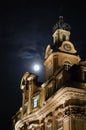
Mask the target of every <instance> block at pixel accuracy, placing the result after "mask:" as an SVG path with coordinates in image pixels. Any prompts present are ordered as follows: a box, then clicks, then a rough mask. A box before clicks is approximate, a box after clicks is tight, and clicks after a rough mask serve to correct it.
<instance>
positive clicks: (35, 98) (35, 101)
mask: <svg viewBox="0 0 86 130" xmlns="http://www.w3.org/2000/svg"><path fill="white" fill-rule="evenodd" d="M37 107H39V95H37V96H33V97H32V108H37Z"/></svg>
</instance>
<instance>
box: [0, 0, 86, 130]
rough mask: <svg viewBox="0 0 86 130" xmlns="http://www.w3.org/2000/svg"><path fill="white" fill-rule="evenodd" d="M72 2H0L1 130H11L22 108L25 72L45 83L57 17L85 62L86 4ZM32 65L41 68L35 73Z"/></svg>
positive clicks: (29, 0)
mask: <svg viewBox="0 0 86 130" xmlns="http://www.w3.org/2000/svg"><path fill="white" fill-rule="evenodd" d="M83 1H84V0H82V1H80V2H79V1H78V3H75V2H74V1H73V0H69V1H67V0H57V1H54V0H49V1H48V0H46V1H41V0H40V1H37V0H27V1H26V0H23V2H20V1H18V0H17V2H16V1H13V0H12V1H7V2H5V1H3V2H2V3H1V2H0V101H1V102H0V130H5V129H6V130H11V117H12V116H13V115H14V114H15V113H16V112H17V110H18V109H19V108H20V107H21V102H22V101H21V100H22V95H21V94H22V93H21V90H20V82H21V78H22V76H23V74H24V73H25V72H27V71H28V72H31V73H35V74H37V75H38V76H39V78H38V80H39V81H41V82H44V81H45V78H44V77H45V74H44V72H45V69H44V65H43V61H44V53H45V48H46V47H47V45H48V44H52V42H53V40H52V33H53V26H54V25H55V24H56V22H57V21H58V18H59V16H60V15H62V16H63V17H64V21H65V22H67V23H69V24H70V26H71V37H70V39H71V42H73V43H74V45H75V47H76V49H77V51H78V54H79V55H80V56H81V58H82V60H86V10H85V8H86V4H85V3H84V2H83ZM34 64H38V65H40V70H39V71H38V72H36V71H34V69H33V66H34Z"/></svg>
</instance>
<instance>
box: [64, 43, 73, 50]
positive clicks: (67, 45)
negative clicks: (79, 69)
mask: <svg viewBox="0 0 86 130" xmlns="http://www.w3.org/2000/svg"><path fill="white" fill-rule="evenodd" d="M63 47H64V49H65V50H66V51H70V50H71V46H70V44H68V43H65V44H64V46H63Z"/></svg>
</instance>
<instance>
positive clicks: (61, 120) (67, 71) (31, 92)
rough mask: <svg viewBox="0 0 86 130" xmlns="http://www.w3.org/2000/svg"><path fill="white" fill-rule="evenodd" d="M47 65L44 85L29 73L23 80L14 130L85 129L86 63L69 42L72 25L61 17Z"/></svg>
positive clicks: (46, 60) (55, 27)
mask: <svg viewBox="0 0 86 130" xmlns="http://www.w3.org/2000/svg"><path fill="white" fill-rule="evenodd" d="M44 65H45V70H46V72H45V74H46V81H45V82H44V83H42V84H41V83H40V82H38V81H37V76H36V75H35V74H31V73H29V72H26V73H25V74H24V76H23V77H22V79H21V84H20V88H21V90H22V106H21V108H20V109H19V111H18V112H17V113H16V114H15V115H14V116H13V117H12V120H13V130H81V129H82V130H86V61H82V60H81V58H80V56H79V55H78V54H77V50H76V49H75V47H74V44H73V43H72V42H71V41H70V26H69V25H68V24H67V23H64V21H63V17H62V16H60V18H59V21H58V22H57V23H56V25H55V26H54V32H53V44H52V45H48V46H47V48H46V51H45V60H44Z"/></svg>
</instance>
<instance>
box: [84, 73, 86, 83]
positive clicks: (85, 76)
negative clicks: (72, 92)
mask: <svg viewBox="0 0 86 130" xmlns="http://www.w3.org/2000/svg"><path fill="white" fill-rule="evenodd" d="M84 82H86V71H84Z"/></svg>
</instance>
